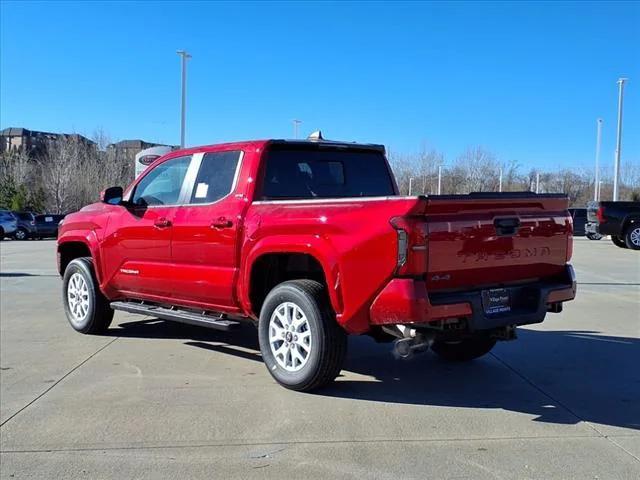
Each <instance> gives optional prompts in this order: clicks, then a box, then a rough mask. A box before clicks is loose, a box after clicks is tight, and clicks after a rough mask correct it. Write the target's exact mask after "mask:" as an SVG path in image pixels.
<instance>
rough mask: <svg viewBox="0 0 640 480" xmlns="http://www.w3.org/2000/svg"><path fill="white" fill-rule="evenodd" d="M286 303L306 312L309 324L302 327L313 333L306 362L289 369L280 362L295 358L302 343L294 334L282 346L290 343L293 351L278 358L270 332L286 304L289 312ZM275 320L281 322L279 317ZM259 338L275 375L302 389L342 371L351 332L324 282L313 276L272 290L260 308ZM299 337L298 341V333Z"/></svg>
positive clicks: (314, 386) (321, 383)
mask: <svg viewBox="0 0 640 480" xmlns="http://www.w3.org/2000/svg"><path fill="white" fill-rule="evenodd" d="M285 303H287V304H293V305H294V306H296V307H298V309H299V310H300V311H301V312H302V314H304V316H305V317H306V320H307V325H308V327H305V326H303V327H300V328H307V330H304V331H302V332H301V333H306V332H308V333H309V334H310V335H309V339H310V343H309V347H310V348H309V350H308V353H307V357H305V358H306V360H305V363H304V364H302V361H299V363H301V364H302V366H298V368H299V370H297V371H290V370H287V369H286V368H285V366H283V365H282V364H281V363H280V362H284V363H285V364H286V361H287V359H288V358H292V351H291V350H296V351H298V352H302V350H301V347H299V346H298V345H293V344H289V342H292V343H293V341H294V337H293V335H292V336H291V338H288V341H286V340H283V341H282V343H281V344H280V345H279V346H278V348H280V347H281V346H283V345H285V344H286V345H285V346H287V345H290V346H289V347H288V348H289V352H286V351H285V353H284V357H285V358H283V359H279V360H276V356H275V355H274V352H273V351H272V346H271V343H270V341H269V332H270V330H271V329H272V328H274V325H273V323H272V317H274V316H275V315H277V314H276V313H275V312H276V310H277V309H278V310H279V309H281V308H285V309H286V312H287V313H288V312H289V310H288V309H287V307H286V306H285V307H283V304H285ZM300 318H302V317H300ZM273 320H274V321H276V322H277V319H276V318H274V319H273ZM280 323H281V324H282V322H280ZM282 330H283V331H284V332H283V334H284V335H290V334H289V331H288V330H286V329H282ZM293 333H298V330H297V329H296V330H292V334H293ZM283 338H285V337H283ZM258 339H259V342H260V351H261V352H262V358H263V360H264V363H265V365H266V366H267V370H269V373H270V374H271V376H272V377H273V378H274V379H275V380H276V381H277V382H278V383H279V384H280V385H282V386H283V387H285V388H288V389H291V390H297V391H300V392H308V391H311V390H315V389H318V388H320V387H322V386H325V385H327V384H328V383H331V382H332V381H333V380H334V379H335V378H336V377H337V376H338V374H339V373H340V370H341V369H342V365H343V363H344V359H345V356H346V353H347V334H346V332H345V331H344V330H343V329H342V327H340V326H339V325H338V324H337V323H336V319H335V314H334V313H333V311H332V309H331V306H330V303H329V299H328V297H327V292H326V290H325V288H324V287H323V286H322V285H321V284H320V283H318V282H315V281H312V280H291V281H288V282H284V283H281V284H280V285H278V286H276V287H275V288H274V289H273V290H271V292H269V294H268V295H267V298H266V299H265V301H264V304H263V305H262V309H261V311H260V321H259V323H258ZM295 340H296V342H297V340H298V337H295ZM301 341H302V340H301ZM274 348H275V346H274ZM305 349H306V348H305ZM302 353H304V352H302Z"/></svg>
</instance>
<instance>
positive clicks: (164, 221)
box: [153, 217, 171, 228]
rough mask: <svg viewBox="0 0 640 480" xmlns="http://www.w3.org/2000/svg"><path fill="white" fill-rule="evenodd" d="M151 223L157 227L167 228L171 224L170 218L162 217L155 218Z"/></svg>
mask: <svg viewBox="0 0 640 480" xmlns="http://www.w3.org/2000/svg"><path fill="white" fill-rule="evenodd" d="M153 225H154V226H156V227H158V228H167V227H170V226H171V220H169V219H168V218H164V217H160V218H156V221H155V222H153Z"/></svg>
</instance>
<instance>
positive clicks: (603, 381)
mask: <svg viewBox="0 0 640 480" xmlns="http://www.w3.org/2000/svg"><path fill="white" fill-rule="evenodd" d="M109 334H110V335H114V336H120V337H141V338H176V339H184V340H186V341H185V345H188V346H191V347H196V348H204V349H207V350H211V351H215V352H219V353H224V354H230V355H234V356H236V357H240V358H243V359H247V360H251V361H258V362H262V357H261V355H260V350H259V347H258V341H257V332H256V330H255V328H253V327H251V326H249V325H247V326H243V328H241V329H240V330H239V331H234V332H228V333H227V332H217V331H211V330H207V329H203V328H199V327H190V326H187V325H180V324H175V323H172V322H165V321H162V320H156V319H153V320H142V321H133V322H127V323H121V324H120V328H118V329H114V328H112V329H110V330H109ZM518 334H519V339H518V340H517V341H515V342H501V343H499V344H498V345H497V346H496V347H495V348H494V350H493V351H492V353H491V354H489V355H486V356H485V357H483V358H481V359H478V360H475V361H473V362H469V363H460V364H456V363H448V362H445V361H443V360H441V359H439V358H438V357H437V356H435V355H434V354H432V353H430V352H427V353H424V354H420V355H417V356H415V357H413V358H411V359H409V360H401V359H395V358H394V357H393V356H392V355H391V344H377V343H375V342H374V341H373V340H372V339H370V338H368V337H350V339H349V353H348V355H347V361H346V364H345V366H344V368H343V372H342V374H341V375H340V377H338V379H337V381H336V383H335V384H333V385H331V386H329V387H327V388H324V389H322V390H320V391H318V392H314V393H313V395H319V396H326V397H336V398H348V399H355V400H366V401H374V402H384V403H392V404H408V405H418V406H420V405H425V406H440V407H453V408H481V409H484V408H486V409H502V410H506V411H512V412H520V413H525V414H529V415H532V416H534V418H532V421H535V422H547V423H554V424H568V425H571V424H577V423H579V422H580V421H586V422H590V423H594V424H600V425H608V426H615V427H623V428H630V429H636V430H640V365H639V360H640V340H639V339H637V338H627V337H612V336H604V335H601V334H600V333H599V332H593V331H539V330H528V329H519V331H518ZM265 372H266V371H265ZM283 392H286V391H285V390H283ZM595 428H598V427H597V426H596V427H595Z"/></svg>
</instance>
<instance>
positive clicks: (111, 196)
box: [100, 187, 123, 205]
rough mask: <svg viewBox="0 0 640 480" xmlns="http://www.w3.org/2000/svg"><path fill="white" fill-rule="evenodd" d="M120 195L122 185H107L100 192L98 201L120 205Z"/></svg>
mask: <svg viewBox="0 0 640 480" xmlns="http://www.w3.org/2000/svg"><path fill="white" fill-rule="evenodd" d="M122 195H123V190H122V187H109V188H106V189H104V190H103V191H102V192H100V201H101V202H103V203H108V204H109V205H120V203H122Z"/></svg>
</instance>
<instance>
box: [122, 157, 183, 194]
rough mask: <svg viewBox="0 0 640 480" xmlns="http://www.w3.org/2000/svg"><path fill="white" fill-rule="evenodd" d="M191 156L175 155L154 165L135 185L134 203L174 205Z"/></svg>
mask: <svg viewBox="0 0 640 480" xmlns="http://www.w3.org/2000/svg"><path fill="white" fill-rule="evenodd" d="M190 162H191V156H186V157H177V158H172V159H171V160H167V161H166V162H162V163H161V164H160V165H158V166H156V167H154V168H153V170H151V171H150V172H149V173H148V174H147V175H145V176H144V177H143V178H142V180H140V182H139V183H138V185H136V189H135V191H134V192H133V198H132V202H133V204H134V205H139V206H148V205H176V204H177V203H178V200H179V198H180V190H181V189H182V183H183V182H184V177H185V175H186V173H187V168H189V163H190Z"/></svg>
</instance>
